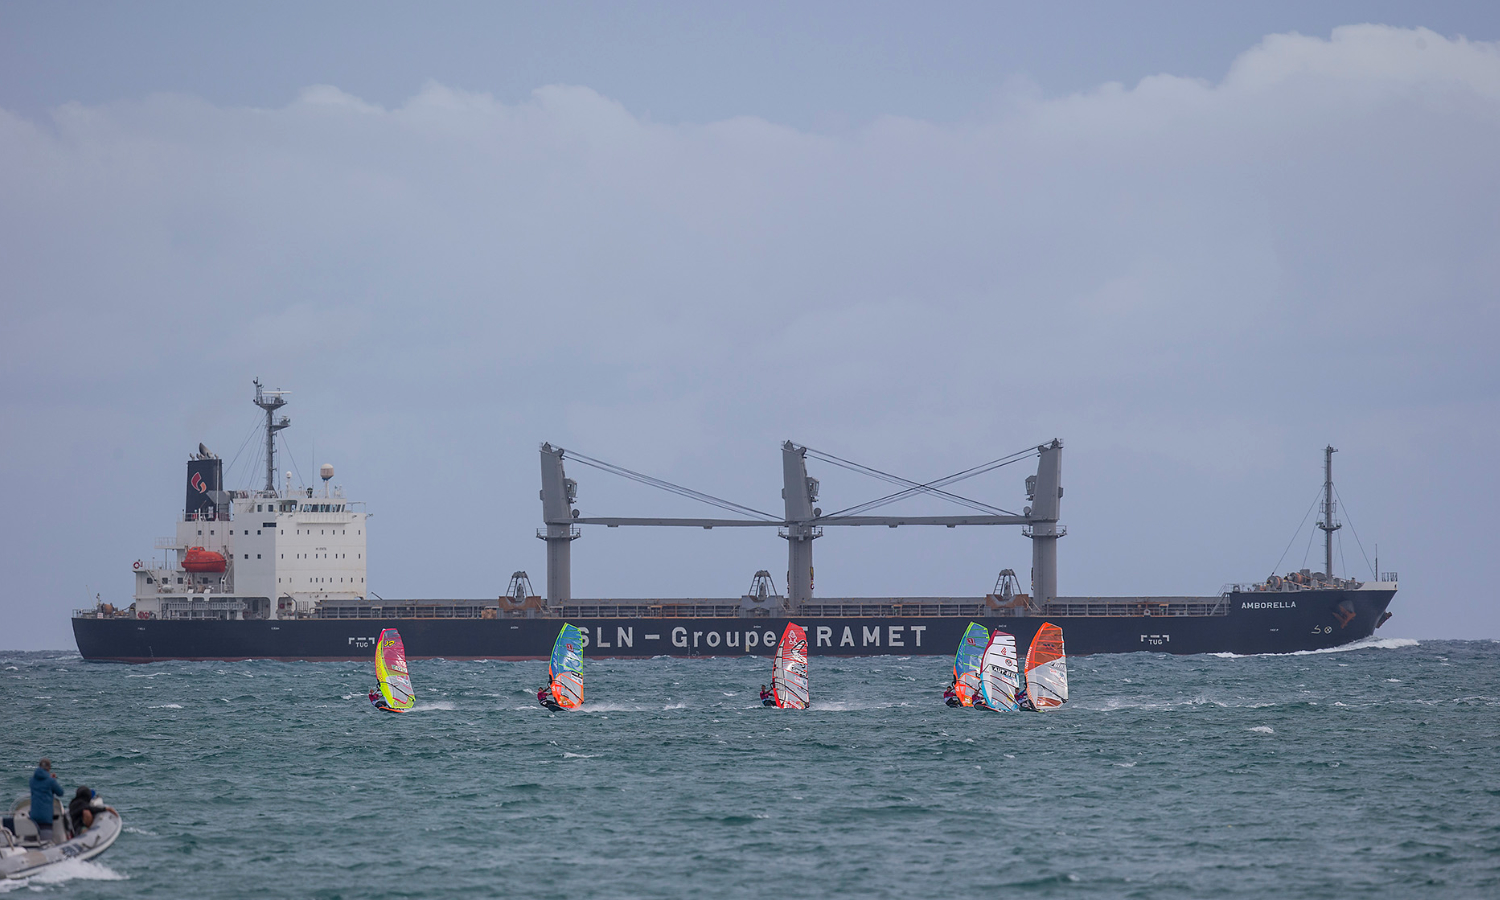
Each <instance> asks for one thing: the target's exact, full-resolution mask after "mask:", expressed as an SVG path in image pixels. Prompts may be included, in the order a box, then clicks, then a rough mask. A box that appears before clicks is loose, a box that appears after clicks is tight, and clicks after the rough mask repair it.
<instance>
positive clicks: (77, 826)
mask: <svg viewBox="0 0 1500 900" xmlns="http://www.w3.org/2000/svg"><path fill="white" fill-rule="evenodd" d="M106 811H107V812H112V813H113V812H115V810H114V807H111V806H105V805H104V801H103V800H100V799H99V797H98V795H97V794H95V793H94V792H93V791H91V790H89V786H88V785H86V784H80V785H79V786H78V790H77V791H76V792H75V793H74V794H73V799H72V801H71V802H69V803H68V822H69V824H71V825H72V826H73V834H74V836H75V837H76V836H77V835H80V834H83V833H84V832H85V831H88V830H89V829H90V828H92V827H93V825H94V819H95V818H97V817H98V815H99V813H102V812H106ZM115 815H119V813H115Z"/></svg>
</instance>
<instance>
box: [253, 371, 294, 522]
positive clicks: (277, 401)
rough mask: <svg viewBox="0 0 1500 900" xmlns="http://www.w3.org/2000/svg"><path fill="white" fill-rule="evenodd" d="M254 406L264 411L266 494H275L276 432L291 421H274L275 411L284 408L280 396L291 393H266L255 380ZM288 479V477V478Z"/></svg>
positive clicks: (284, 418) (258, 381)
mask: <svg viewBox="0 0 1500 900" xmlns="http://www.w3.org/2000/svg"><path fill="white" fill-rule="evenodd" d="M254 383H255V405H256V406H259V407H260V408H261V409H263V410H265V411H266V492H267V493H269V494H275V493H276V432H278V431H280V430H281V429H283V428H285V427H287V426H288V425H290V424H292V420H291V419H289V418H287V417H286V416H282V417H281V420H280V421H277V419H276V410H278V409H280V408H282V407H283V406H286V398H284V397H283V396H282V394H289V393H291V391H268V390H265V389H264V388H262V387H261V384H260V379H259V378H257V379H255V382H254ZM288 477H290V476H288Z"/></svg>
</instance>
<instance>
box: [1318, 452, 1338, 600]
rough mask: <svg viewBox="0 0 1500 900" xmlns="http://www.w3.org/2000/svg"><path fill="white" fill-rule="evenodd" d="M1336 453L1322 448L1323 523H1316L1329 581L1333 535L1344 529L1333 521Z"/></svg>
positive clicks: (1331, 572) (1331, 569)
mask: <svg viewBox="0 0 1500 900" xmlns="http://www.w3.org/2000/svg"><path fill="white" fill-rule="evenodd" d="M1337 452H1338V450H1335V449H1334V447H1333V445H1332V444H1329V445H1328V446H1326V447H1324V448H1323V521H1321V522H1319V523H1318V527H1319V528H1321V529H1323V574H1324V575H1327V576H1328V577H1329V578H1330V579H1331V578H1333V533H1334V532H1335V531H1338V530H1339V529H1340V528H1343V527H1344V526H1343V525H1341V524H1339V523H1338V522H1335V521H1334V519H1333V454H1335V453H1337Z"/></svg>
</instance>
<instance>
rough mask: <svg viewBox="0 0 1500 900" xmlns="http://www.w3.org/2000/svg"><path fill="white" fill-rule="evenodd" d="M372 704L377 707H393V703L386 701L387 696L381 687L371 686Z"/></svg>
mask: <svg viewBox="0 0 1500 900" xmlns="http://www.w3.org/2000/svg"><path fill="white" fill-rule="evenodd" d="M370 705H371V706H373V707H375V708H376V709H390V708H391V705H390V704H389V703H387V702H385V697H384V696H383V695H382V694H381V693H380V688H379V687H373V688H370Z"/></svg>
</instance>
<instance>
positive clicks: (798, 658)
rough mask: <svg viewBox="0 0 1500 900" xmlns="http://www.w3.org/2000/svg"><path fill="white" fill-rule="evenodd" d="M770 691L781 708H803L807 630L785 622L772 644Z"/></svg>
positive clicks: (805, 697) (805, 707)
mask: <svg viewBox="0 0 1500 900" xmlns="http://www.w3.org/2000/svg"><path fill="white" fill-rule="evenodd" d="M771 692H772V694H773V695H774V696H775V698H776V705H777V706H778V707H780V708H782V709H807V632H806V631H803V630H802V626H801V625H798V624H796V623H791V622H789V623H787V626H786V631H783V632H782V633H781V643H780V644H778V645H777V647H776V660H775V663H774V664H773V666H772V669H771Z"/></svg>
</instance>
